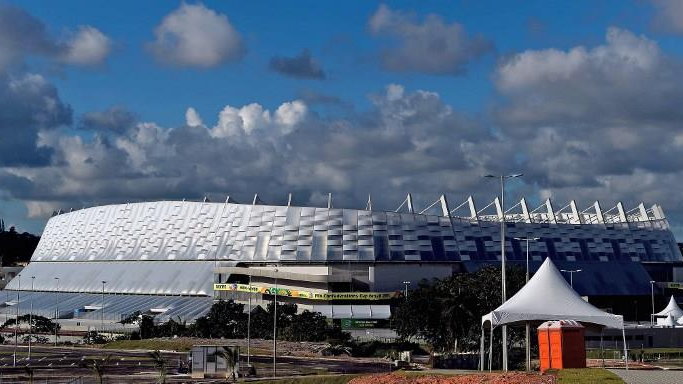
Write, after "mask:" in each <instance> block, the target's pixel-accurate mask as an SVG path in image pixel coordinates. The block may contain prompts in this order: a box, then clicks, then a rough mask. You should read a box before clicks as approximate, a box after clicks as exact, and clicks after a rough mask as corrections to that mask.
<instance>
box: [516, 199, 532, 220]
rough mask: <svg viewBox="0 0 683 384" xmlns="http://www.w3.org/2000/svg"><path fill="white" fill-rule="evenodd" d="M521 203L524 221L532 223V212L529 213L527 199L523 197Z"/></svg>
mask: <svg viewBox="0 0 683 384" xmlns="http://www.w3.org/2000/svg"><path fill="white" fill-rule="evenodd" d="M519 205H520V206H521V207H522V216H524V221H525V222H527V223H531V214H529V206H528V205H526V199H525V198H523V197H522V200H521V201H520V202H519Z"/></svg>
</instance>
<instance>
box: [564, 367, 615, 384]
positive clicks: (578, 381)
mask: <svg viewBox="0 0 683 384" xmlns="http://www.w3.org/2000/svg"><path fill="white" fill-rule="evenodd" d="M554 374H556V375H557V382H558V384H597V383H600V384H623V383H624V381H623V380H621V378H619V376H617V375H615V374H614V373H612V372H610V371H608V370H606V369H600V368H582V369H562V370H559V371H556V372H555V373H554Z"/></svg>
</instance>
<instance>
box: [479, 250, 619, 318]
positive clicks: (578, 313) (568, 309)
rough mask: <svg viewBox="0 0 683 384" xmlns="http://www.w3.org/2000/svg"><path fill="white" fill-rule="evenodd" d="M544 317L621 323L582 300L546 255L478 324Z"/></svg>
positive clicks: (617, 316) (614, 316)
mask: <svg viewBox="0 0 683 384" xmlns="http://www.w3.org/2000/svg"><path fill="white" fill-rule="evenodd" d="M546 320H576V321H579V322H582V323H591V324H598V325H604V326H606V327H611V328H619V329H621V328H623V326H624V319H623V317H622V316H620V315H613V314H611V313H607V312H603V311H601V310H599V309H598V308H596V307H594V306H593V305H591V304H589V303H588V302H586V301H585V300H583V299H582V298H581V296H579V294H578V293H576V292H575V291H574V290H573V289H572V287H570V286H569V284H568V283H567V281H566V280H565V279H564V277H562V275H561V274H560V271H559V270H558V269H557V267H555V264H553V262H552V261H550V258H547V259H545V262H543V265H541V267H540V268H539V269H538V271H537V272H536V274H535V275H534V277H532V278H531V280H529V282H528V283H527V284H526V285H525V286H524V287H522V289H520V290H519V292H517V293H516V294H515V295H514V296H512V297H511V298H510V299H509V300H508V301H506V302H505V303H503V304H502V305H501V306H500V307H498V308H496V309H495V310H493V311H492V312H491V313H489V314H488V315H485V316H483V317H482V319H481V321H482V325H483V324H484V323H486V322H487V321H489V322H491V327H497V326H499V325H503V324H511V323H524V322H528V321H546Z"/></svg>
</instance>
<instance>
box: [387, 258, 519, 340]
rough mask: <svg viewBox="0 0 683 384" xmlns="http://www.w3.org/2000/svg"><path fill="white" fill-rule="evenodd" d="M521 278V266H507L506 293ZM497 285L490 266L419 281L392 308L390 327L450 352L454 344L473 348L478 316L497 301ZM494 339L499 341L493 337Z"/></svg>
mask: <svg viewBox="0 0 683 384" xmlns="http://www.w3.org/2000/svg"><path fill="white" fill-rule="evenodd" d="M524 279H525V277H524V271H523V270H522V269H520V268H516V267H511V268H508V271H507V288H508V295H509V296H512V295H513V294H514V293H515V292H517V291H518V290H519V289H520V288H521V287H522V286H523V285H524ZM500 286H501V278H500V268H495V267H491V266H488V267H484V268H482V269H480V270H479V271H477V272H474V273H461V274H456V275H453V276H451V277H449V278H445V279H441V280H439V279H435V280H433V281H432V282H431V283H430V282H426V281H423V282H421V283H420V284H419V285H418V289H416V290H414V291H412V292H411V293H410V295H409V296H408V297H407V298H406V299H405V300H404V302H403V303H401V304H400V305H399V307H398V308H397V309H396V310H395V311H394V314H393V316H392V321H391V324H392V325H391V326H392V328H393V329H394V330H396V332H397V334H398V335H399V336H400V337H401V338H404V339H408V338H410V337H421V338H423V339H424V340H426V341H427V342H428V343H429V344H431V345H432V346H433V347H434V348H435V349H436V350H439V351H444V352H446V351H453V350H455V349H456V345H457V349H459V350H463V351H476V350H478V348H479V337H480V332H481V317H482V316H483V315H485V314H487V313H489V312H490V311H492V310H493V309H495V308H497V307H498V306H499V305H500V304H501V289H500ZM509 334H510V337H511V338H515V337H519V335H518V334H517V333H515V332H510V333H509ZM511 341H513V340H511ZM494 342H500V340H499V339H496V338H495V336H494Z"/></svg>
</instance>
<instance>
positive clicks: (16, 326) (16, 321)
mask: <svg viewBox="0 0 683 384" xmlns="http://www.w3.org/2000/svg"><path fill="white" fill-rule="evenodd" d="M17 284H18V286H17V315H16V317H15V318H14V359H13V363H12V366H13V367H16V366H17V344H18V343H19V291H21V274H18V275H17Z"/></svg>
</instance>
